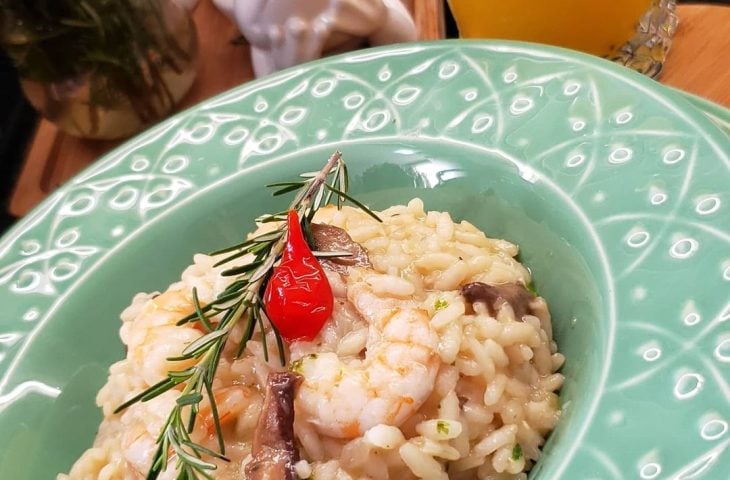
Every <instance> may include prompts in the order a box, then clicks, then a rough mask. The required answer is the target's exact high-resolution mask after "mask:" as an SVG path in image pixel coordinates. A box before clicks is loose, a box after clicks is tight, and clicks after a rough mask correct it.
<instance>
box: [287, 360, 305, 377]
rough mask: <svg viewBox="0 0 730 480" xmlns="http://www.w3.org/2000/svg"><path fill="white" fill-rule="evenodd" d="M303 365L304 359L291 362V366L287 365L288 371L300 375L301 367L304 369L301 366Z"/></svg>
mask: <svg viewBox="0 0 730 480" xmlns="http://www.w3.org/2000/svg"><path fill="white" fill-rule="evenodd" d="M303 363H304V358H300V359H299V360H294V361H293V362H291V365H289V370H290V371H291V372H293V373H298V374H300V375H301V374H302V370H303V367H304V365H302V364H303Z"/></svg>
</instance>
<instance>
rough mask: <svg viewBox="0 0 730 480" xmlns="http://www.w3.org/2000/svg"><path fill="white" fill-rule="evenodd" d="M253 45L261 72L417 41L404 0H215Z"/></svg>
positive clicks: (258, 71) (267, 72)
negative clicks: (365, 47) (360, 48)
mask: <svg viewBox="0 0 730 480" xmlns="http://www.w3.org/2000/svg"><path fill="white" fill-rule="evenodd" d="M213 2H214V3H215V4H216V5H217V6H218V8H219V9H220V10H221V11H223V12H224V13H226V14H227V15H228V16H229V17H230V18H231V19H232V20H233V21H234V22H235V23H236V25H237V26H238V28H239V30H240V31H241V33H242V34H243V36H244V37H245V38H246V40H247V41H248V42H249V43H250V44H251V59H252V62H253V67H254V72H255V73H256V76H263V75H267V74H269V73H271V72H274V71H276V70H280V69H282V68H286V67H290V66H292V65H296V64H298V63H302V62H306V61H309V60H314V59H316V58H319V57H321V56H322V55H323V54H324V53H326V52H334V51H344V50H348V49H351V48H356V47H357V46H359V45H361V44H362V43H363V42H364V41H367V42H369V43H370V45H373V46H375V45H386V44H390V43H399V42H408V41H413V40H416V25H415V23H414V22H413V18H411V15H410V13H409V12H408V10H407V9H406V7H405V5H404V4H403V2H402V1H401V0H306V1H302V0H275V1H272V0H213Z"/></svg>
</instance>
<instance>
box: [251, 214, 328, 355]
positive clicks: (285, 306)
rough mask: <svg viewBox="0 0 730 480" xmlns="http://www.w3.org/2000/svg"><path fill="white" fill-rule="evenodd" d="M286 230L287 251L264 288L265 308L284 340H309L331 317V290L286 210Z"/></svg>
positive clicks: (285, 249) (297, 222) (299, 227)
mask: <svg viewBox="0 0 730 480" xmlns="http://www.w3.org/2000/svg"><path fill="white" fill-rule="evenodd" d="M287 226H288V234H287V239H286V247H285V248H284V252H283V253H282V256H281V263H280V264H279V265H277V266H276V267H274V272H273V274H272V275H271V278H270V279H269V283H268V284H267V285H266V291H265V292H264V307H265V308H266V314H267V315H268V316H269V319H270V320H271V321H272V322H273V324H274V325H275V326H276V328H277V329H278V330H279V333H280V334H281V336H282V337H283V338H284V339H285V340H287V341H293V340H300V339H303V340H312V339H313V338H314V337H316V336H317V334H318V333H319V331H320V330H321V329H322V326H324V322H325V321H327V319H328V318H329V317H330V315H331V314H332V307H333V303H334V298H333V295H332V288H331V287H330V284H329V281H328V280H327V276H326V275H325V273H324V270H322V266H321V265H320V264H319V261H318V260H317V258H316V257H315V256H314V254H313V253H312V251H311V250H310V249H309V245H307V241H306V240H305V239H304V234H303V233H302V227H301V225H300V224H299V216H298V215H297V212H296V211H294V210H289V214H288V215H287Z"/></svg>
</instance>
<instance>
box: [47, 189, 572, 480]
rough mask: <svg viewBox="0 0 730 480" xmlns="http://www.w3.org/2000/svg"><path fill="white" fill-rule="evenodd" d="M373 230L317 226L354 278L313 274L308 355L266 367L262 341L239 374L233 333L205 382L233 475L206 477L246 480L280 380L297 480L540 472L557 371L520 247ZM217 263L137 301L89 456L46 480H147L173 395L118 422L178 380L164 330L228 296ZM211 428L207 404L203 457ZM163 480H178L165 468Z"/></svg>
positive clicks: (195, 332)
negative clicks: (341, 252)
mask: <svg viewBox="0 0 730 480" xmlns="http://www.w3.org/2000/svg"><path fill="white" fill-rule="evenodd" d="M379 216H380V218H381V219H382V223H381V222H377V221H376V220H374V219H373V218H372V217H370V216H368V215H367V214H366V213H365V212H363V211H361V210H358V209H354V208H349V207H343V208H342V209H340V210H338V209H336V208H334V207H323V208H320V209H319V210H318V211H317V213H316V216H315V217H314V222H315V223H316V224H324V225H331V226H334V227H339V228H340V229H343V230H344V231H345V232H347V234H349V239H351V241H353V242H356V243H357V244H358V245H359V246H360V247H362V252H363V255H366V257H364V258H366V260H367V262H366V263H357V262H355V263H352V264H348V263H347V262H340V263H335V262H330V263H331V264H330V265H328V261H324V262H323V264H324V265H325V272H326V275H327V279H328V280H329V284H330V286H331V289H332V294H333V297H334V305H333V311H332V312H333V313H332V315H331V316H330V317H329V319H328V320H327V321H326V322H325V323H324V326H323V328H322V330H321V331H320V332H319V334H318V335H317V336H316V337H315V338H314V339H313V340H312V341H306V340H300V341H294V342H291V343H289V344H288V345H286V347H285V348H286V355H287V359H288V363H287V365H286V366H282V365H281V363H280V362H279V360H278V358H276V356H275V355H272V356H271V358H269V360H268V361H266V360H265V359H264V351H263V347H264V343H263V342H266V345H267V347H268V350H269V351H275V350H276V348H277V347H276V345H277V344H276V338H275V335H274V332H273V331H272V330H271V328H270V327H266V328H265V329H264V335H265V338H264V339H261V338H259V337H261V335H262V333H261V331H260V330H257V332H256V333H255V334H254V339H258V340H263V341H252V342H250V343H249V347H248V348H247V349H246V350H245V351H244V352H243V354H242V355H241V356H240V357H239V358H236V353H237V352H236V350H237V345H236V344H237V343H238V342H237V341H236V340H239V339H241V338H242V337H243V336H244V333H245V332H244V331H243V330H244V326H243V325H237V326H236V327H234V330H233V333H232V335H231V341H230V342H229V343H228V346H227V347H226V350H225V351H224V352H223V355H222V357H221V360H220V365H219V367H218V370H217V371H216V374H215V380H214V382H213V391H214V394H215V399H216V403H217V410H218V416H219V418H220V424H221V429H222V433H223V438H224V440H225V445H226V457H227V458H228V460H229V461H223V460H218V459H216V460H214V462H215V463H216V465H217V469H216V470H214V471H212V472H211V475H212V476H213V477H214V478H217V479H230V480H233V479H242V478H245V472H246V467H247V465H248V464H249V463H250V462H251V460H252V458H253V456H252V445H253V443H254V437H255V435H256V430H257V422H258V421H259V417H260V414H261V412H262V410H263V411H265V410H266V406H265V404H266V401H267V400H266V398H265V397H266V396H267V393H266V391H267V390H266V389H267V379H268V378H269V375H270V374H271V373H272V372H276V371H284V370H288V371H292V372H294V373H295V374H296V375H297V376H298V377H299V379H300V380H299V381H298V382H299V383H298V385H297V387H296V393H295V394H294V396H293V399H292V401H293V440H294V445H295V448H296V461H295V462H294V466H293V470H294V471H295V472H296V476H298V477H299V478H312V479H315V478H316V480H335V479H337V480H341V479H388V478H397V479H415V478H425V479H447V478H451V479H457V480H458V479H490V480H498V479H525V478H526V472H527V471H529V470H530V468H531V467H532V466H533V465H534V463H535V462H536V461H537V460H538V459H539V457H540V448H541V446H542V445H543V443H544V441H545V439H546V436H547V435H548V434H549V432H550V431H551V430H552V429H553V427H554V426H555V423H556V421H557V420H558V417H559V414H560V409H559V399H558V395H557V391H558V390H559V389H560V387H561V385H562V382H563V376H562V375H561V374H560V373H556V372H557V371H558V370H559V369H560V367H561V366H562V364H563V361H564V357H563V355H561V354H560V353H559V352H558V349H557V345H556V343H555V341H554V340H553V338H552V329H551V324H550V314H549V312H548V308H547V305H546V303H545V301H544V300H543V299H542V298H541V297H539V296H536V295H534V294H533V293H531V292H530V291H529V289H528V288H527V286H529V285H530V274H529V272H528V270H527V269H526V268H525V267H523V266H522V265H521V264H520V263H518V262H517V261H516V260H515V256H516V255H517V253H518V248H517V246H515V245H513V244H511V243H509V242H507V241H505V240H496V239H490V238H488V237H487V236H485V234H484V233H483V232H481V231H480V230H478V229H477V228H476V227H475V226H473V225H471V224H470V223H468V222H466V221H461V222H459V223H456V222H454V221H453V220H452V218H451V217H450V215H449V214H448V213H445V212H435V211H430V212H426V211H425V210H424V206H423V203H422V202H421V201H420V200H418V199H414V200H412V201H410V202H409V203H408V204H407V205H404V206H402V205H400V206H394V207H391V208H388V209H387V210H384V211H382V212H380V213H379ZM273 225H274V224H271V223H267V224H263V225H261V226H260V228H259V233H260V232H263V231H266V230H267V229H271V228H274V227H273ZM247 261H249V262H250V261H251V258H249V257H244V258H243V259H242V260H241V261H240V262H239V263H241V264H245V262H247ZM215 263H216V258H214V257H210V256H206V255H196V256H195V258H194V264H193V265H191V266H190V267H188V268H187V269H186V270H185V271H184V272H183V274H182V278H181V280H180V281H179V282H177V283H174V284H173V285H171V286H170V287H169V288H168V289H167V290H166V291H164V292H162V293H151V294H138V295H137V296H136V297H135V298H134V300H133V301H132V304H131V305H130V306H129V307H128V308H127V309H126V310H125V311H124V312H123V313H122V315H121V319H122V326H121V331H120V335H121V339H122V341H123V342H124V345H125V346H126V348H127V353H126V358H124V359H123V360H121V361H119V362H117V363H115V364H114V365H112V367H111V368H110V371H109V378H108V381H107V383H106V384H105V385H104V387H103V388H102V389H101V391H100V392H99V394H98V396H97V403H98V405H99V406H100V407H101V408H102V410H103V414H104V419H103V421H102V423H101V426H100V428H99V431H98V434H97V437H96V440H95V441H94V445H93V447H92V448H90V449H89V450H87V451H86V452H85V453H84V454H83V455H82V456H81V457H80V458H79V459H78V460H77V461H76V463H75V464H74V465H73V467H72V469H71V471H70V473H68V474H67V475H66V474H61V475H59V477H58V480H67V479H68V480H87V479H88V480H90V479H99V480H113V479H125V480H127V479H129V480H131V479H142V478H145V475H146V472H147V471H148V470H149V468H150V463H151V461H152V458H153V455H154V453H155V451H156V449H157V445H156V442H157V438H158V435H159V432H160V430H161V429H162V428H163V426H164V424H165V422H166V419H167V415H168V413H169V412H170V410H171V408H172V407H173V406H174V405H175V403H176V400H177V398H178V397H179V395H180V392H179V391H178V390H176V389H172V390H169V391H167V392H165V393H163V394H162V395H159V396H157V397H155V398H153V399H151V400H149V401H146V402H142V403H135V404H133V405H132V406H130V407H129V408H128V409H126V410H124V411H123V412H121V413H118V414H115V413H114V410H115V408H116V407H117V406H119V405H120V404H122V403H124V402H125V401H127V400H128V399H129V398H130V397H132V396H133V395H134V394H135V393H137V392H139V391H141V390H144V389H146V388H148V387H150V386H151V385H154V384H155V383H157V382H159V381H160V379H161V378H165V376H166V374H167V372H168V371H170V370H171V369H180V368H185V367H186V365H185V361H182V362H181V361H174V360H170V358H172V357H175V356H177V355H179V354H180V352H181V351H182V350H183V349H185V347H186V346H188V345H189V344H191V342H194V341H195V340H196V339H198V338H199V337H201V335H203V333H202V331H201V329H200V328H199V327H196V326H195V325H194V324H185V325H182V326H177V325H176V322H177V321H178V320H180V318H181V317H184V316H185V315H188V314H190V313H191V312H193V311H194V309H195V303H194V300H193V298H192V294H191V291H192V289H193V287H195V289H196V292H197V297H198V299H199V301H200V303H201V304H206V303H208V302H211V301H213V299H215V298H216V296H217V295H218V294H220V293H221V292H222V291H223V290H225V289H226V287H227V286H228V285H229V283H230V282H231V281H232V280H231V277H225V276H222V275H221V269H222V267H215V266H214V264H215ZM190 364H191V365H192V362H191V363H190ZM212 417H213V415H212V412H211V406H210V404H209V403H208V402H207V400H205V399H204V400H203V401H202V402H201V403H200V412H199V414H198V418H199V421H198V422H197V423H196V425H195V428H194V430H193V432H192V433H191V437H192V438H193V439H194V440H195V441H196V442H199V443H200V444H202V445H204V446H206V447H207V448H209V449H211V450H215V449H216V448H217V447H216V446H217V438H216V435H215V434H214V431H215V425H214V420H213V418H212ZM173 463H174V462H173ZM159 478H162V479H170V478H176V472H175V471H174V465H172V464H171V465H170V466H168V468H167V469H166V470H165V471H164V472H162V474H161V475H160V476H159ZM295 478H296V477H295Z"/></svg>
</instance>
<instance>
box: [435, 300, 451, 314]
mask: <svg viewBox="0 0 730 480" xmlns="http://www.w3.org/2000/svg"><path fill="white" fill-rule="evenodd" d="M448 306H449V302H447V301H446V300H444V299H443V298H437V299H436V301H435V302H434V303H433V308H434V310H436V311H437V312H438V311H439V310H443V309H444V308H446V307H448Z"/></svg>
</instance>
